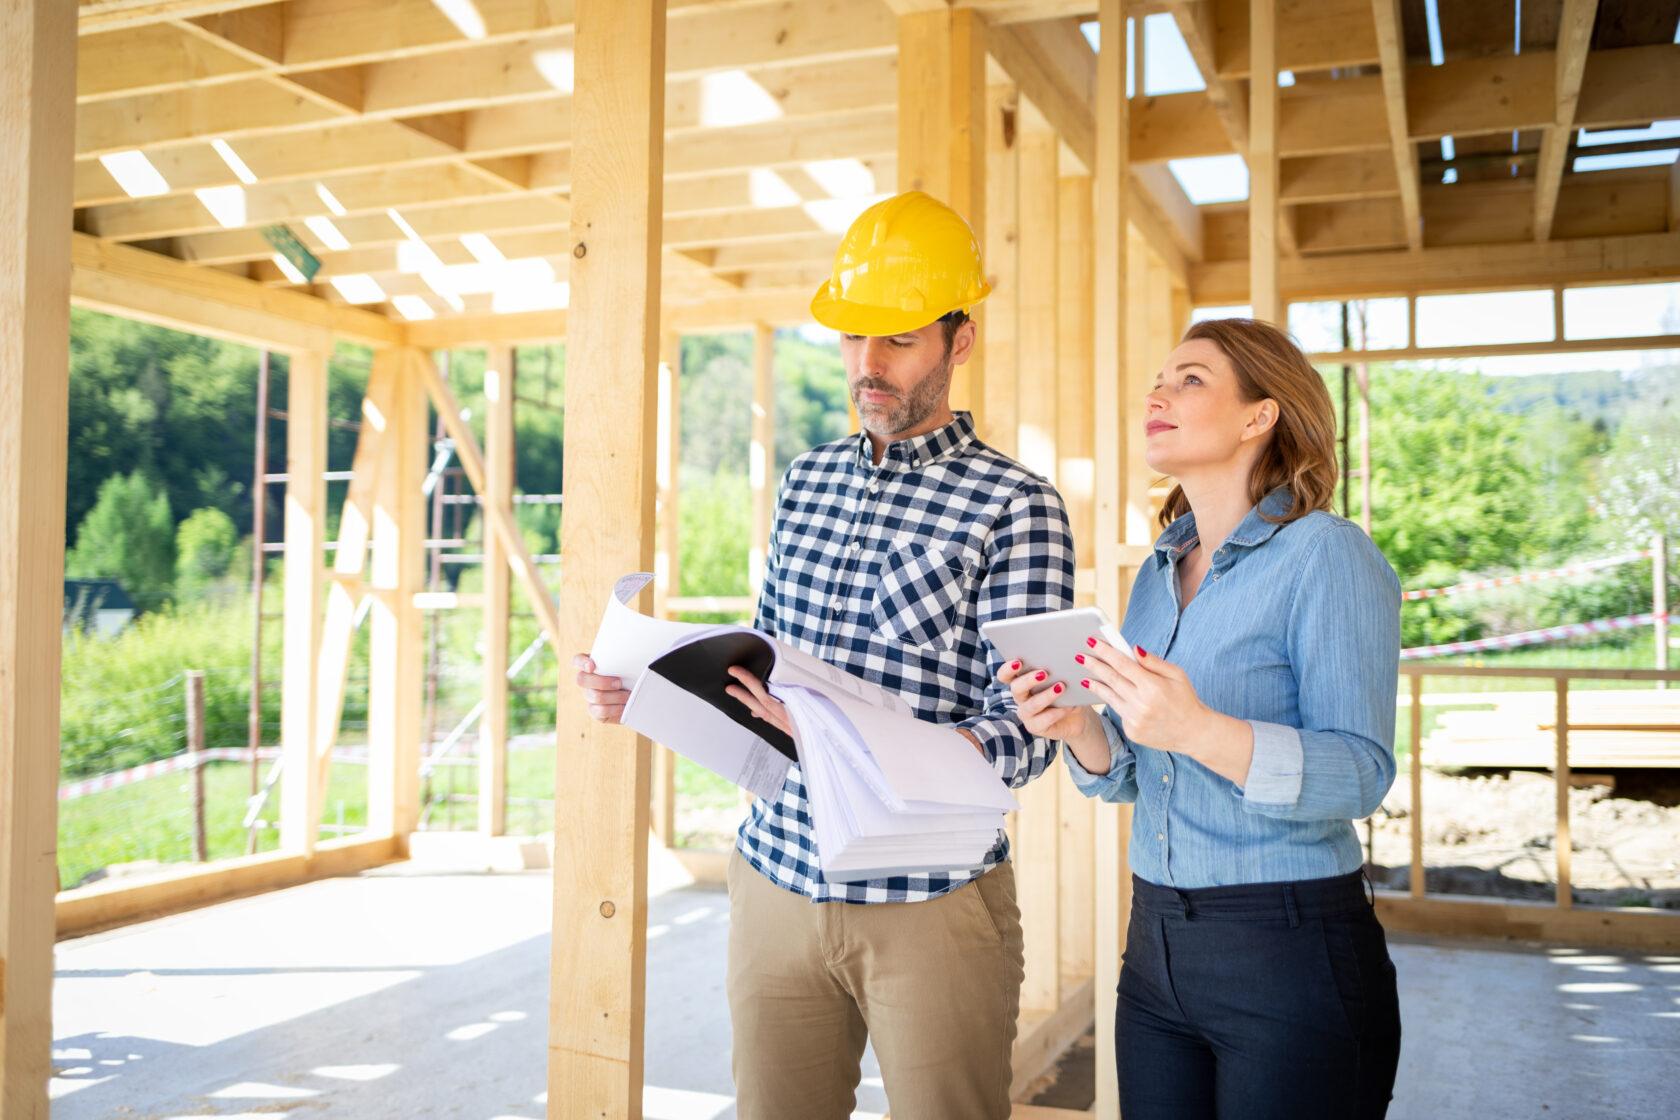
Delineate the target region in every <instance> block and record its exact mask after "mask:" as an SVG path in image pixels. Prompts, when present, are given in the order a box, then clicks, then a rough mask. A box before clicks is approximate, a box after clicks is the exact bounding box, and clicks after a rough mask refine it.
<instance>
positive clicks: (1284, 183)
mask: <svg viewBox="0 0 1680 1120" xmlns="http://www.w3.org/2000/svg"><path fill="white" fill-rule="evenodd" d="M1399 193H1400V180H1399V178H1398V176H1396V175H1395V173H1394V159H1393V157H1392V156H1391V155H1390V154H1389V153H1387V152H1381V151H1370V152H1348V153H1346V154H1344V155H1338V156H1298V157H1295V158H1292V159H1285V160H1283V161H1281V162H1280V164H1279V167H1278V201H1280V202H1282V203H1284V204H1285V205H1293V204H1297V203H1302V202H1346V201H1348V200H1351V199H1358V198H1388V197H1391V196H1394V195H1398V194H1399Z"/></svg>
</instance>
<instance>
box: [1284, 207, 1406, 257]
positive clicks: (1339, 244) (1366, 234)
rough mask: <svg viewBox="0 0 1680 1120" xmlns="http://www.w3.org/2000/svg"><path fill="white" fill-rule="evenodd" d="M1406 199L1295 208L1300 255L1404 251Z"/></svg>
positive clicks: (1296, 235)
mask: <svg viewBox="0 0 1680 1120" xmlns="http://www.w3.org/2000/svg"><path fill="white" fill-rule="evenodd" d="M1406 233H1407V226H1406V215H1405V197H1404V195H1402V196H1401V197H1399V198H1394V197H1390V198H1362V199H1357V200H1354V201H1352V202H1313V203H1308V204H1306V205H1303V206H1297V207H1296V208H1295V237H1296V243H1297V244H1298V245H1299V246H1300V250H1301V252H1303V253H1345V252H1349V251H1355V250H1361V249H1402V248H1405V247H1406Z"/></svg>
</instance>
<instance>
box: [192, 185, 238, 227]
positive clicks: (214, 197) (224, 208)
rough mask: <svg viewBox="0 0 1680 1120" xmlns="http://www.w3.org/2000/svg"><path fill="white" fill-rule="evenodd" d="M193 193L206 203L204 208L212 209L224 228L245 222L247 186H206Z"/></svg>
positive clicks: (212, 215) (211, 212) (213, 214)
mask: <svg viewBox="0 0 1680 1120" xmlns="http://www.w3.org/2000/svg"><path fill="white" fill-rule="evenodd" d="M193 194H195V195H197V196H198V200H199V201H200V202H202V203H204V208H205V209H206V210H208V211H210V216H211V217H212V218H215V219H216V221H217V222H218V223H219V224H220V225H221V227H222V228H223V229H235V228H237V227H239V226H242V225H244V224H245V188H244V187H241V186H239V185H237V184H235V185H234V186H230V187H204V188H203V189H201V190H196V191H194V192H193Z"/></svg>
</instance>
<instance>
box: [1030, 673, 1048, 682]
mask: <svg viewBox="0 0 1680 1120" xmlns="http://www.w3.org/2000/svg"><path fill="white" fill-rule="evenodd" d="M1048 675H1049V674H1048V673H1043V672H1040V673H1039V674H1038V676H1036V677H1034V678H1033V680H1035V681H1041V680H1043V679H1044V678H1045V677H1046V676H1048Z"/></svg>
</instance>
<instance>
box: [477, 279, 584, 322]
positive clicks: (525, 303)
mask: <svg viewBox="0 0 1680 1120" xmlns="http://www.w3.org/2000/svg"><path fill="white" fill-rule="evenodd" d="M571 302H572V286H571V285H570V284H568V283H566V282H565V281H564V280H562V281H560V282H559V283H557V284H542V285H536V286H533V287H529V288H508V289H505V290H503V291H500V292H497V293H496V294H495V295H493V296H491V297H490V310H491V311H493V312H495V313H496V314H498V315H503V314H511V313H514V312H519V311H564V310H565V309H566V307H567V306H568V305H570V303H571Z"/></svg>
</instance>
